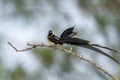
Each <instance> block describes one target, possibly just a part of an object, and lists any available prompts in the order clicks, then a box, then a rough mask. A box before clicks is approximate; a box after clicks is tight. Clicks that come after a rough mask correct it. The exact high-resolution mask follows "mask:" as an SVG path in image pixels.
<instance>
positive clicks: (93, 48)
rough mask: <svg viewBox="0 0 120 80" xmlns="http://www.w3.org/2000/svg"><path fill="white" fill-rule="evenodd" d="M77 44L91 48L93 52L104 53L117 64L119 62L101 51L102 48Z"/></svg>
mask: <svg viewBox="0 0 120 80" xmlns="http://www.w3.org/2000/svg"><path fill="white" fill-rule="evenodd" d="M79 46H81V47H84V48H87V49H91V50H93V51H95V52H98V53H100V54H102V55H104V56H107V57H109V58H110V59H112V60H113V61H115V62H116V63H117V64H119V62H118V61H117V60H115V59H114V58H113V57H112V56H110V55H108V54H107V53H105V52H103V51H102V50H100V49H98V48H95V47H93V46H92V45H79Z"/></svg>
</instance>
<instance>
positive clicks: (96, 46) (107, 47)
mask: <svg viewBox="0 0 120 80" xmlns="http://www.w3.org/2000/svg"><path fill="white" fill-rule="evenodd" d="M90 45H92V46H96V47H100V48H104V49H108V50H110V51H113V52H116V53H119V54H120V52H118V51H116V50H114V49H111V48H108V47H105V46H101V45H98V44H90Z"/></svg>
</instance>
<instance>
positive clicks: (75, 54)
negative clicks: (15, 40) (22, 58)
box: [8, 42, 117, 80]
mask: <svg viewBox="0 0 120 80" xmlns="http://www.w3.org/2000/svg"><path fill="white" fill-rule="evenodd" d="M8 44H9V45H10V46H11V47H12V48H13V49H14V50H15V51H16V52H23V51H28V50H32V49H34V48H36V47H48V48H53V49H57V50H60V51H63V52H65V53H67V54H70V55H72V56H74V57H76V58H79V59H80V60H83V61H85V62H88V63H89V64H91V65H92V66H95V67H96V68H97V69H99V70H100V71H102V72H103V73H105V74H106V75H108V76H109V77H110V78H111V79H112V80H117V79H116V78H115V77H114V76H113V75H112V74H110V73H109V72H107V71H106V70H104V69H103V68H101V67H100V66H98V65H97V64H96V63H94V62H92V61H90V60H88V59H86V58H84V57H83V56H80V55H78V54H77V53H74V52H72V51H69V50H67V49H63V48H60V47H56V46H51V45H45V44H44V43H41V44H30V43H27V45H28V46H29V47H28V48H25V49H21V50H18V49H17V48H16V47H14V46H13V45H12V44H11V43H10V42H8Z"/></svg>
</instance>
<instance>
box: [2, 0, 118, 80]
mask: <svg viewBox="0 0 120 80" xmlns="http://www.w3.org/2000/svg"><path fill="white" fill-rule="evenodd" d="M71 26H76V27H75V31H76V32H78V35H77V37H80V38H82V39H86V40H89V41H91V43H97V44H101V45H104V46H108V47H110V48H113V49H115V50H117V51H120V0H0V80H110V79H109V78H108V77H107V76H106V75H105V74H104V73H103V72H100V71H99V70H97V69H96V68H95V67H93V66H91V65H90V64H88V63H86V62H84V61H81V60H78V59H76V58H74V57H73V56H70V55H67V54H65V53H63V52H61V51H58V50H54V49H48V48H38V49H34V50H31V51H27V52H21V53H17V52H15V51H14V50H13V49H12V48H11V47H10V46H9V45H8V44H7V41H10V42H12V43H13V45H15V46H16V47H17V48H19V49H23V48H25V47H26V43H27V42H31V43H40V42H44V43H46V44H48V42H47V39H46V36H47V33H48V31H49V30H53V31H54V33H55V34H57V35H58V36H59V35H60V34H61V32H62V31H63V30H64V29H66V28H68V27H71ZM59 47H63V48H68V49H69V48H70V46H69V45H64V46H59ZM73 47H74V48H73V51H74V52H76V53H79V54H80V55H83V56H84V57H86V58H88V59H90V60H92V61H93V62H96V63H97V64H98V65H100V66H101V67H102V68H104V69H105V70H107V71H108V72H110V73H111V74H113V75H114V76H115V77H116V78H118V80H120V70H119V65H117V64H116V63H114V62H113V61H112V60H110V59H109V58H107V57H105V56H102V55H99V54H97V53H96V52H93V51H91V50H87V49H84V48H80V47H75V46H73ZM104 51H105V52H107V53H108V54H110V55H112V56H113V57H114V58H116V59H117V60H118V61H119V62H120V55H119V54H115V53H112V52H110V51H107V50H104Z"/></svg>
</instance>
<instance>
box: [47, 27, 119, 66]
mask: <svg viewBox="0 0 120 80" xmlns="http://www.w3.org/2000/svg"><path fill="white" fill-rule="evenodd" d="M73 29H74V27H70V28H67V29H65V30H64V31H63V33H62V34H61V35H60V37H57V36H56V35H55V34H53V31H52V30H49V32H48V36H47V38H48V40H49V41H50V42H51V43H52V44H54V45H57V44H60V45H63V44H70V45H75V46H79V47H84V48H87V49H91V50H93V51H95V52H98V53H100V54H102V55H105V56H107V57H109V58H110V59H112V60H113V61H115V62H116V63H117V64H119V62H118V61H117V60H116V59H114V58H113V57H112V56H110V55H108V54H107V53H105V52H103V51H102V50H100V49H98V48H97V47H99V48H104V49H108V50H111V51H113V52H116V53H119V52H118V51H116V50H114V49H111V48H108V47H104V46H101V45H98V44H91V43H90V41H88V40H84V39H80V38H76V37H74V36H75V35H76V34H77V33H76V32H74V31H73Z"/></svg>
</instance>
